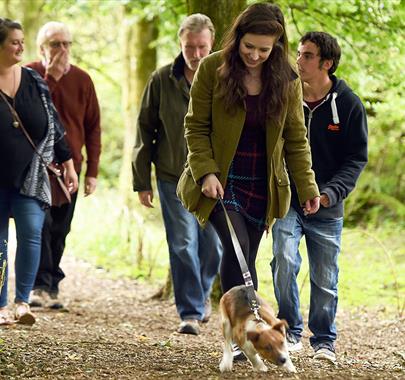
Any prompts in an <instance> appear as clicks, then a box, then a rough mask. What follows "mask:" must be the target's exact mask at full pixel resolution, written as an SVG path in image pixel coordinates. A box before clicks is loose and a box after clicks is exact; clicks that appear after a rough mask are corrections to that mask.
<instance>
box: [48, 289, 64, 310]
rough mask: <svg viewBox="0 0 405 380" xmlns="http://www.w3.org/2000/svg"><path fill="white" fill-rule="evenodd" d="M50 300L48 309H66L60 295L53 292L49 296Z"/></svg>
mask: <svg viewBox="0 0 405 380" xmlns="http://www.w3.org/2000/svg"><path fill="white" fill-rule="evenodd" d="M49 297H50V300H49V303H48V307H49V308H50V309H53V310H60V309H63V308H64V305H63V303H62V301H61V300H60V298H59V295H58V293H56V292H52V293H50V294H49Z"/></svg>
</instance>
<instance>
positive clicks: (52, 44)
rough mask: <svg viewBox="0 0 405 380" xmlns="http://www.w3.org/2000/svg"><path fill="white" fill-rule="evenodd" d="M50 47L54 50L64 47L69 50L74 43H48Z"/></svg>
mask: <svg viewBox="0 0 405 380" xmlns="http://www.w3.org/2000/svg"><path fill="white" fill-rule="evenodd" d="M48 45H49V47H51V48H53V49H57V48H60V47H62V46H63V47H64V48H65V49H68V48H70V47H71V46H72V41H49V42H48Z"/></svg>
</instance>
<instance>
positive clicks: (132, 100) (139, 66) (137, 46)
mask: <svg viewBox="0 0 405 380" xmlns="http://www.w3.org/2000/svg"><path fill="white" fill-rule="evenodd" d="M123 8H124V9H123V25H124V27H123V35H122V46H123V54H124V55H123V60H122V61H123V78H122V81H123V83H122V108H123V119H124V129H125V131H124V148H123V152H122V166H121V170H120V177H119V191H120V194H121V195H122V196H123V197H124V202H125V204H126V205H130V204H131V200H130V199H131V198H133V193H132V186H131V157H132V149H133V147H134V141H135V126H136V118H137V113H138V109H139V104H140V100H141V97H142V93H143V89H144V88H145V85H146V83H147V81H148V78H149V76H150V74H151V72H152V71H153V70H154V69H155V67H156V60H157V53H156V48H151V47H150V43H151V42H153V41H155V40H156V39H157V37H158V28H157V18H156V17H155V18H152V19H151V20H148V19H146V18H141V19H138V20H136V19H135V17H134V16H133V15H132V14H131V12H132V6H131V4H127V5H124V6H123Z"/></svg>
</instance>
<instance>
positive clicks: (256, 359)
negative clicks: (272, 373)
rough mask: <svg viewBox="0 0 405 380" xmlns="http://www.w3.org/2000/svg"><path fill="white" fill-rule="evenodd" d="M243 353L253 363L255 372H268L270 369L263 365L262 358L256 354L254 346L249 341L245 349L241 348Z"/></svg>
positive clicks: (244, 346)
mask: <svg viewBox="0 0 405 380" xmlns="http://www.w3.org/2000/svg"><path fill="white" fill-rule="evenodd" d="M241 349H242V351H243V352H244V353H245V355H246V356H247V357H248V359H249V360H250V362H251V363H252V366H253V370H254V371H259V372H267V371H268V368H267V367H266V365H265V364H264V363H263V360H262V358H261V357H260V356H259V354H258V353H257V352H256V350H255V348H254V346H253V344H252V343H251V342H249V341H247V342H246V343H245V344H244V345H243V347H241Z"/></svg>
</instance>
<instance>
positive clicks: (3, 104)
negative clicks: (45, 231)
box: [0, 18, 78, 325]
mask: <svg viewBox="0 0 405 380" xmlns="http://www.w3.org/2000/svg"><path fill="white" fill-rule="evenodd" d="M23 51H24V33H23V31H22V27H21V25H20V24H19V23H17V22H14V21H11V20H9V19H3V18H0V90H1V94H0V95H1V96H0V120H1V123H0V267H1V271H0V274H1V279H0V280H1V281H0V285H1V286H0V288H1V292H0V325H4V324H9V323H13V321H15V320H16V321H18V322H20V323H23V324H29V325H31V324H33V323H35V317H34V315H33V314H32V313H31V311H30V308H29V305H28V300H29V294H30V291H31V290H32V286H33V284H34V280H35V276H36V272H37V269H38V265H39V260H40V252H41V231H42V225H43V221H44V215H45V209H46V208H47V207H49V206H50V205H51V202H52V200H51V191H50V184H49V178H48V173H47V169H46V165H45V164H44V163H43V161H42V159H43V160H44V161H45V163H46V164H49V163H50V162H52V161H53V159H54V158H56V159H57V161H59V162H61V163H63V166H64V168H65V176H64V181H65V184H66V186H67V187H68V189H69V191H70V192H74V191H76V190H77V185H78V180H77V174H76V172H75V170H74V167H73V161H72V159H71V154H70V151H69V148H68V146H67V145H66V142H65V140H64V130H63V128H62V126H61V125H60V123H59V119H58V116H57V114H56V111H55V108H54V106H53V104H52V102H51V100H50V96H49V91H48V88H47V85H46V84H45V82H44V81H43V80H42V79H41V77H40V76H39V74H37V73H36V72H35V71H33V70H31V69H28V68H22V67H21V66H20V65H19V63H20V62H21V60H22V53H23ZM22 128H25V130H26V131H27V133H28V135H29V136H30V138H31V139H32V140H33V143H34V145H35V146H36V149H37V152H38V153H40V154H41V156H42V158H41V157H40V155H39V154H38V153H36V152H35V151H34V148H33V146H32V145H31V143H30V142H29V140H28V138H27V137H26V136H25V134H24V133H23V129H22ZM10 215H11V216H12V217H13V218H14V221H15V227H16V235H17V251H16V258H15V277H16V296H15V319H13V318H11V317H10V313H9V310H8V309H7V282H8V267H9V262H8V256H7V251H8V246H7V245H8V227H9V218H10Z"/></svg>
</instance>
